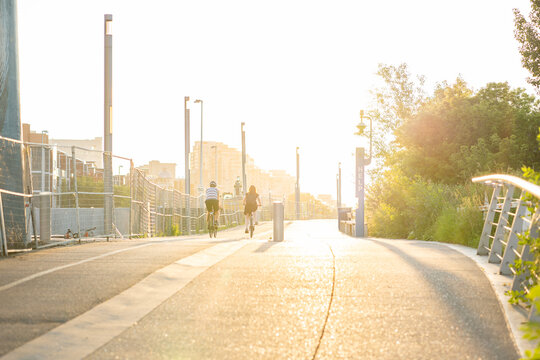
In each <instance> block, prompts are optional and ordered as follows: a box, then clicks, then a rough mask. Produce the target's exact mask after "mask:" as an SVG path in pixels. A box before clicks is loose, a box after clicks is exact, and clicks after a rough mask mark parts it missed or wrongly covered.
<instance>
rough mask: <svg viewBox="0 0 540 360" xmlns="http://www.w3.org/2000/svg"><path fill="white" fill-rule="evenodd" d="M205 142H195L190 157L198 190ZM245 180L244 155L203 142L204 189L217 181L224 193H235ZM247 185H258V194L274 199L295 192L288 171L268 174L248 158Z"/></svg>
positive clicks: (227, 147) (221, 144) (293, 180)
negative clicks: (235, 186)
mask: <svg viewBox="0 0 540 360" xmlns="http://www.w3.org/2000/svg"><path fill="white" fill-rule="evenodd" d="M200 149H201V142H200V141H197V142H195V145H194V146H193V151H192V152H191V154H190V168H191V188H192V190H191V191H192V193H193V192H194V191H195V192H196V191H197V188H198V187H199V186H200V185H201V184H200V172H199V171H200ZM238 177H240V179H241V178H242V152H241V151H240V150H238V149H235V148H231V147H229V146H227V145H226V144H223V143H220V142H214V141H204V142H203V171H202V180H203V181H202V187H203V188H207V187H208V184H209V183H210V181H211V180H215V181H216V182H217V184H218V187H219V189H220V190H221V191H222V192H227V193H232V194H234V192H235V189H234V184H235V182H236V179H237V178H238ZM246 178H247V179H246V180H247V186H248V187H249V186H250V185H255V187H256V188H257V192H258V193H259V194H261V195H264V196H267V194H269V193H271V194H272V196H273V197H282V196H287V195H289V194H291V193H293V192H294V184H295V178H294V177H293V176H291V175H289V174H287V173H286V172H285V171H284V170H271V171H270V172H267V171H264V170H262V169H260V168H258V167H257V166H255V161H254V160H253V159H252V158H251V157H250V156H249V155H246Z"/></svg>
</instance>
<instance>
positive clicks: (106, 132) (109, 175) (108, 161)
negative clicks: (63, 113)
mask: <svg viewBox="0 0 540 360" xmlns="http://www.w3.org/2000/svg"><path fill="white" fill-rule="evenodd" d="M112 20H113V16H112V15H111V14H105V15H104V34H103V36H104V40H103V42H104V68H103V75H104V84H103V85H104V87H103V150H104V155H103V192H104V193H105V195H104V199H103V200H104V201H103V202H104V204H103V220H104V221H103V222H104V226H103V227H104V231H105V235H107V236H110V235H111V234H112V233H113V215H114V214H113V207H114V203H113V195H112V194H113V191H114V187H113V167H112V166H113V164H112V151H113V148H112V106H113V104H112V70H113V68H112V66H113V64H112V33H111V27H112Z"/></svg>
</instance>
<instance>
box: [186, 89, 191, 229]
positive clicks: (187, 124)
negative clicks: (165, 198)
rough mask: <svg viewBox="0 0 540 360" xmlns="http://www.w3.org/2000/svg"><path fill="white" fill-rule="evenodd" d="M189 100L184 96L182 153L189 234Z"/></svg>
mask: <svg viewBox="0 0 540 360" xmlns="http://www.w3.org/2000/svg"><path fill="white" fill-rule="evenodd" d="M188 101H189V96H184V136H185V144H184V153H185V154H184V155H185V159H184V162H185V164H184V165H185V167H184V170H185V180H184V190H185V192H186V196H187V204H186V205H187V206H186V212H187V216H188V217H187V221H186V230H187V233H188V235H191V218H190V216H191V199H190V194H191V187H190V174H189V150H190V141H189V109H188V107H187V103H188Z"/></svg>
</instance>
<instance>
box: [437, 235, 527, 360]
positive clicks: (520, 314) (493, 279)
mask: <svg viewBox="0 0 540 360" xmlns="http://www.w3.org/2000/svg"><path fill="white" fill-rule="evenodd" d="M439 244H441V245H445V246H447V247H449V248H451V249H453V250H455V251H457V252H459V253H461V254H463V255H465V256H467V257H468V258H469V259H471V260H472V261H474V262H475V263H476V265H478V267H479V268H480V269H482V270H483V272H484V274H485V275H486V277H487V278H488V280H489V283H490V284H491V287H492V288H493V291H494V292H495V295H497V299H498V300H499V304H500V305H501V309H502V310H503V313H504V315H505V319H506V325H507V326H508V329H509V330H510V333H511V334H512V337H513V340H514V344H515V345H516V348H517V349H518V350H519V352H520V354H521V355H522V356H525V350H532V349H534V348H536V345H537V344H536V342H534V341H529V340H526V339H524V338H523V335H524V332H523V331H522V330H521V326H522V325H523V324H525V323H526V322H527V316H528V314H527V312H526V311H525V309H523V308H522V307H520V306H517V305H512V304H510V303H509V302H508V296H507V295H505V292H506V291H508V290H510V289H511V287H512V277H511V276H508V275H500V274H499V265H498V264H491V263H488V257H487V256H479V255H476V249H473V248H470V247H467V246H464V245H457V244H448V243H439Z"/></svg>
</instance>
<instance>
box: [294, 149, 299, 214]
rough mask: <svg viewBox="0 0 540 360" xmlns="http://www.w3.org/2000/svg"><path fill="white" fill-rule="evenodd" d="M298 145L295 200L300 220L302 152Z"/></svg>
mask: <svg viewBox="0 0 540 360" xmlns="http://www.w3.org/2000/svg"><path fill="white" fill-rule="evenodd" d="M299 149H300V148H299V147H298V146H297V147H296V189H295V201H296V220H300V154H299V153H298V150H299Z"/></svg>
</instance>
